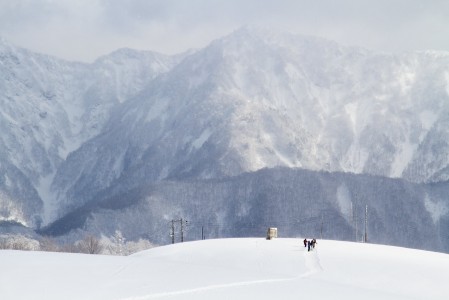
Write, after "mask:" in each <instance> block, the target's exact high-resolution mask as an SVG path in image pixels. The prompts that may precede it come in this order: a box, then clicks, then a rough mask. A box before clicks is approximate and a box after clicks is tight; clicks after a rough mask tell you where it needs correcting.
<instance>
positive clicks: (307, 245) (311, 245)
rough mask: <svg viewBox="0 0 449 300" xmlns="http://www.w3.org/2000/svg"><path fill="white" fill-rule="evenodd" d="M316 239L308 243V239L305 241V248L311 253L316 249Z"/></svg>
mask: <svg viewBox="0 0 449 300" xmlns="http://www.w3.org/2000/svg"><path fill="white" fill-rule="evenodd" d="M315 244H316V239H312V240H311V241H308V240H307V239H304V247H307V251H310V248H312V249H313V248H315Z"/></svg>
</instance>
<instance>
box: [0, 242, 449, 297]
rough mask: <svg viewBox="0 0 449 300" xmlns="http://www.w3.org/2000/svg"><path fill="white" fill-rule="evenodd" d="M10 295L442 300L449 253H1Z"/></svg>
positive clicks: (356, 248)
mask: <svg viewBox="0 0 449 300" xmlns="http://www.w3.org/2000/svg"><path fill="white" fill-rule="evenodd" d="M0 259H1V261H2V262H3V263H2V268H0V284H1V288H0V297H1V298H2V299H5V300H15V299H35V300H39V299H45V300H53V299H55V300H56V299H57V300H59V299H83V300H87V299H95V300H101V299H105V300H114V299H117V300H118V299H121V300H125V299H126V300H131V299H133V300H146V299H184V300H186V299H261V300H262V299H304V298H313V299H349V300H355V299H376V300H378V299H385V300H387V299H394V300H398V299H428V300H437V299H441V300H443V299H447V297H448V295H449V286H448V285H447V278H448V277H449V256H448V255H447V254H439V253H433V252H425V251H418V250H410V249H406V248H395V247H388V246H380V245H370V244H356V243H344V242H336V241H327V240H323V241H320V240H319V241H318V245H317V248H316V249H315V250H314V251H312V252H307V251H306V248H304V246H303V245H302V240H301V239H277V240H271V241H267V240H265V239H262V238H250V239H226V240H206V241H200V242H189V243H183V244H175V245H170V246H164V247H159V248H154V249H151V250H148V251H145V252H141V253H138V254H135V255H133V256H129V257H110V256H90V255H79V254H61V253H43V252H41V253H40V252H17V251H1V252H0Z"/></svg>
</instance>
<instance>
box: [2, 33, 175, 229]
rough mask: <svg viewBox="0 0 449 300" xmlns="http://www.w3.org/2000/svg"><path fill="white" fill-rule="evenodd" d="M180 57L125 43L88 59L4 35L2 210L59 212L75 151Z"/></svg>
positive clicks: (8, 214) (9, 215) (38, 216)
mask: <svg viewBox="0 0 449 300" xmlns="http://www.w3.org/2000/svg"><path fill="white" fill-rule="evenodd" d="M178 60H179V58H178V57H167V56H164V55H160V54H156V53H151V52H138V51H133V50H127V49H123V50H119V51H117V52H114V53H112V54H111V55H109V56H106V57H102V58H100V59H98V60H97V61H96V62H95V63H94V64H92V65H86V64H80V63H72V62H66V61H62V60H58V59H56V58H53V57H49V56H45V55H40V54H35V53H32V52H29V51H27V50H24V49H20V48H16V47H14V46H11V45H10V44H8V43H7V42H6V41H3V40H2V41H0V90H1V93H0V103H1V106H0V114H1V118H0V128H1V132H2V135H1V137H0V168H2V169H4V170H5V171H4V172H1V176H0V193H1V195H2V196H1V197H0V204H1V208H2V209H1V211H2V213H1V218H2V219H12V220H15V221H19V222H21V223H23V224H26V225H30V226H37V225H39V223H41V222H42V219H43V220H44V221H48V220H53V219H54V218H55V217H56V215H55V214H54V211H55V209H56V208H57V207H58V203H57V202H55V200H57V199H55V197H54V196H53V192H52V191H51V189H50V186H51V184H52V182H53V179H54V176H55V174H56V171H57V170H58V168H59V167H60V164H61V163H62V162H63V161H65V160H66V158H67V155H68V154H69V153H71V152H73V151H75V150H77V149H78V148H79V147H80V146H81V145H82V144H84V143H85V142H86V141H88V140H89V139H91V138H92V137H94V136H96V135H97V134H99V133H100V132H101V131H102V130H103V126H104V124H105V123H106V122H107V121H108V120H109V117H110V114H111V112H112V111H113V110H114V108H115V107H116V106H118V105H119V104H120V103H122V102H124V101H126V100H127V99H128V98H129V97H131V96H132V95H134V94H136V93H137V92H139V91H140V90H141V89H142V88H143V87H144V86H145V85H146V84H147V83H148V82H150V81H151V80H152V79H153V78H155V77H156V76H157V75H159V74H160V73H162V72H166V71H167V70H168V69H170V68H171V67H172V65H174V64H175V63H176V62H177V61H178Z"/></svg>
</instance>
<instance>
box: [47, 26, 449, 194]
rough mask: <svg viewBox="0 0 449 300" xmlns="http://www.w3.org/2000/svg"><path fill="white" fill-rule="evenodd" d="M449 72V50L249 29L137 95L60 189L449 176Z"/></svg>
mask: <svg viewBox="0 0 449 300" xmlns="http://www.w3.org/2000/svg"><path fill="white" fill-rule="evenodd" d="M448 70H449V54H445V53H412V54H404V55H402V56H393V55H387V54H377V53H372V52H369V51H366V50H361V49H358V48H344V47H342V46H339V45H338V44H336V43H333V42H329V41H326V40H321V39H316V38H308V37H298V36H292V35H288V34H273V35H272V34H270V33H269V32H268V33H267V32H265V31H262V32H260V31H258V30H253V29H243V30H241V31H237V32H236V33H234V34H232V35H230V36H228V37H225V38H223V39H220V40H217V41H215V42H213V43H212V44H211V45H210V46H208V47H206V48H205V49H203V50H201V51H198V52H196V53H195V54H193V55H191V56H189V57H187V58H186V59H184V60H183V61H182V62H181V63H180V64H179V65H177V66H176V67H174V68H173V69H172V70H170V71H169V72H167V73H164V76H160V77H158V78H156V79H155V80H154V81H152V82H151V83H150V84H149V85H148V86H147V87H146V89H144V90H143V91H142V92H141V93H140V94H138V95H136V96H135V97H134V98H132V99H130V100H129V101H128V102H127V103H126V104H125V105H123V106H122V107H121V109H120V110H119V111H117V113H116V114H115V115H113V116H112V117H111V119H110V120H109V122H108V124H107V125H106V127H105V131H104V132H103V134H101V135H98V136H96V137H95V138H94V139H92V140H90V141H89V142H88V143H86V144H84V145H83V146H82V147H81V148H80V149H79V150H78V151H76V152H74V153H73V155H72V156H70V157H69V158H68V159H67V160H66V161H65V162H64V164H63V165H62V167H61V168H60V169H59V173H58V176H57V180H56V181H55V182H54V185H53V187H54V188H55V189H56V190H61V189H62V196H61V198H63V199H74V200H73V201H75V202H79V201H80V199H81V198H82V199H85V201H88V200H89V199H90V198H92V197H94V195H95V193H96V192H98V191H100V190H102V189H103V188H106V187H108V186H110V185H111V184H114V185H115V184H119V185H121V184H123V185H125V187H124V189H127V188H128V187H129V186H132V185H133V184H136V183H140V182H142V181H147V180H150V181H157V180H161V179H165V178H171V179H172V178H185V177H195V178H213V177H220V176H229V175H236V174H239V173H241V172H246V171H255V170H258V169H261V168H265V167H275V166H287V167H300V168H305V169H311V170H326V171H344V172H354V173H365V174H374V175H382V176H387V177H403V178H406V179H409V180H412V181H417V182H427V181H439V180H447V179H448V173H447V172H446V167H447V165H448V157H449V156H448V153H449V146H448V143H447V140H448V137H449V136H448V134H449V130H448V128H449V127H448V126H447V124H446V123H447V121H448V119H447V116H449V96H448V89H449V87H448V86H449V77H448V75H447V74H448ZM74 179H75V180H74ZM117 180H118V181H119V182H117ZM61 181H65V182H66V184H64V182H61ZM67 192H68V193H67ZM77 193H82V196H78V195H77ZM86 194H87V195H86ZM89 195H90V197H89Z"/></svg>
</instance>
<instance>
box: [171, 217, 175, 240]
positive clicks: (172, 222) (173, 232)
mask: <svg viewBox="0 0 449 300" xmlns="http://www.w3.org/2000/svg"><path fill="white" fill-rule="evenodd" d="M170 236H171V243H172V244H174V243H175V220H171V229H170Z"/></svg>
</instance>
